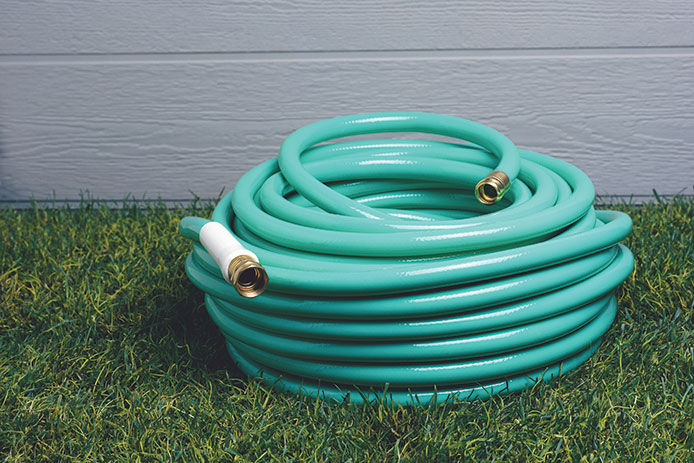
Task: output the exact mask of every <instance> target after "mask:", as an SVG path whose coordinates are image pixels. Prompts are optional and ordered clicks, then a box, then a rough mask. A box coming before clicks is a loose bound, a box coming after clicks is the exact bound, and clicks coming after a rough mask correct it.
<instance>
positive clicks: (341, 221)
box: [179, 112, 634, 404]
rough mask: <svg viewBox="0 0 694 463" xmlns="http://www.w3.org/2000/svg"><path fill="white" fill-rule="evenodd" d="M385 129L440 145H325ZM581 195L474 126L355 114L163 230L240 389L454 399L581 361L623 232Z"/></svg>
mask: <svg viewBox="0 0 694 463" xmlns="http://www.w3.org/2000/svg"><path fill="white" fill-rule="evenodd" d="M394 132H417V133H425V134H433V135H436V136H443V137H448V139H454V140H452V141H430V140H420V139H386V138H387V137H382V138H383V139H361V140H358V141H344V140H336V139H340V138H343V137H352V136H355V135H366V134H379V133H394ZM362 138H364V137H362ZM326 142H328V143H326ZM594 196H595V191H594V188H593V185H592V183H591V182H590V180H589V178H588V177H587V176H586V174H584V173H583V172H582V171H581V170H579V169H578V168H576V167H574V166H572V165H570V164H568V163H566V162H564V161H560V160H558V159H555V158H553V157H550V156H546V155H543V154H539V153H535V152H532V151H527V150H522V149H518V148H516V146H515V145H514V144H513V143H512V142H511V141H510V140H509V139H508V138H506V137H505V136H503V135H502V134H500V133H499V132H497V131H495V130H493V129H491V128H489V127H486V126H484V125H482V124H479V123H476V122H472V121H468V120H464V119H460V118H457V117H452V116H444V115H438V114H429V113H411V112H403V113H400V112H393V113H374V114H361V115H354V116H345V117H338V118H334V119H328V120H324V121H320V122H316V123H313V124H310V125H307V126H305V127H303V128H300V129H298V130H297V131H295V132H294V133H292V134H291V135H289V136H288V137H287V139H286V140H285V141H284V143H283V144H282V146H281V148H280V152H279V156H278V157H277V158H273V159H270V160H268V161H266V162H264V163H262V164H260V165H258V166H256V167H255V168H253V169H251V170H250V171H248V172H247V173H246V174H245V175H243V176H242V177H241V179H240V180H239V181H238V183H237V184H236V186H235V188H234V189H233V191H232V192H230V193H229V194H227V195H226V196H224V197H223V198H222V199H221V200H220V202H219V203H218V205H217V206H216V208H215V209H214V212H213V214H212V217H211V220H207V219H203V218H199V217H186V218H184V219H183V220H182V221H181V223H180V226H179V230H180V232H181V234H182V235H183V236H185V237H187V238H190V239H192V240H194V245H193V250H192V252H191V253H190V254H189V256H188V257H187V259H186V273H187V275H188V277H189V278H190V280H191V281H192V282H193V284H195V286H197V287H198V288H200V289H201V290H202V291H204V292H205V303H206V306H207V310H208V312H209V314H210V316H211V318H212V320H213V321H214V322H215V323H216V324H217V326H219V328H220V330H221V331H222V333H223V335H224V337H225V338H226V342H227V348H228V350H229V352H230V354H231V356H232V357H233V359H234V360H235V362H236V363H237V364H238V365H239V367H240V368H241V369H242V370H243V371H244V372H245V373H246V374H248V375H250V376H253V377H261V378H263V379H264V380H267V381H269V382H270V383H271V384H272V385H273V386H274V387H277V388H279V389H282V390H289V391H293V392H297V393H301V394H307V395H310V396H313V397H316V396H320V397H321V398H331V399H336V400H343V399H345V398H346V397H347V396H349V399H350V400H351V401H353V402H360V401H364V400H369V401H370V400H374V399H384V398H385V400H388V401H392V402H393V403H400V404H416V403H423V402H428V401H431V400H433V401H439V402H440V401H443V400H447V399H448V398H450V397H452V396H456V397H457V398H459V399H463V400H465V399H473V398H478V397H489V396H491V395H495V394H501V393H507V392H511V391H516V390H519V389H522V388H525V387H528V386H531V385H533V384H535V383H537V382H539V381H543V380H548V379H550V378H553V377H555V376H558V375H560V374H563V373H565V372H567V371H569V370H571V369H573V368H575V367H577V366H578V365H580V364H581V363H582V362H583V361H585V360H586V359H587V358H588V357H590V356H591V354H592V353H593V352H594V351H595V350H596V349H597V347H598V345H599V343H600V340H601V337H602V335H603V334H604V333H605V332H606V331H607V329H608V328H609V327H610V325H611V323H612V321H613V320H614V318H615V314H616V310H617V303H616V299H615V295H614V293H615V290H616V288H617V286H618V285H619V284H620V283H622V282H623V281H624V280H625V279H626V278H627V276H628V275H629V274H630V273H631V271H632V270H633V266H634V259H633V255H632V254H631V252H630V251H629V250H628V249H627V248H626V247H624V246H623V245H621V244H619V241H620V240H622V239H623V238H624V237H626V236H627V235H628V234H629V232H630V231H631V220H630V218H629V217H628V216H627V215H626V214H623V213H620V212H614V211H604V210H600V211H596V210H595V209H594V208H593V201H594Z"/></svg>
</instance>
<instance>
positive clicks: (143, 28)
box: [0, 0, 694, 54]
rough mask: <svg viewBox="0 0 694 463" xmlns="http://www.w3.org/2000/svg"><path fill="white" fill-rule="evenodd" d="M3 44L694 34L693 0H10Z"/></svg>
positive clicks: (542, 43) (193, 45)
mask: <svg viewBox="0 0 694 463" xmlns="http://www.w3.org/2000/svg"><path fill="white" fill-rule="evenodd" d="M1 8H2V11H1V12H0V54H51V53H168V52H174V53H180V52H248V51H255V52H258V51H326V50H327V51H330V50H356V51H358V50H412V49H417V50H422V49H480V48H481V49H490V48H524V49H526V48H538V47H540V48H544V47H550V48H561V47H569V48H573V47H646V46H661V47H662V46H691V45H694V27H692V24H694V4H693V3H692V2H691V1H690V0H666V1H658V2H652V1H646V0H637V1H629V0H619V1H613V2H605V1H601V0H584V1H563V2H556V1H551V0H531V1H524V2H505V1H504V2H502V1H500V0H495V1H490V2H483V1H472V2H458V1H453V0H445V1H444V0H439V1H433V2H411V1H405V0H399V1H394V2H387V5H384V4H383V3H382V2H372V1H366V0H345V1H342V2H324V1H317V0H290V1H278V0H259V1H242V2H241V1H223V0H219V1H205V2H197V1H192V0H173V1H163V0H155V1H141V0H100V1H95V0H69V1H66V0H61V1H51V2H45V1H37V0H5V1H3V2H2V7H1Z"/></svg>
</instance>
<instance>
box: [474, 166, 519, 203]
mask: <svg viewBox="0 0 694 463" xmlns="http://www.w3.org/2000/svg"><path fill="white" fill-rule="evenodd" d="M510 186H511V181H510V180H509V178H508V175H506V174H505V173H504V172H502V171H500V170H495V171H494V172H490V173H489V175H487V176H486V177H484V178H483V179H482V180H480V181H479V183H478V184H477V185H476V186H475V196H476V197H477V199H478V200H479V202H481V203H482V204H486V205H490V204H494V203H495V202H497V201H499V200H500V199H501V198H502V197H503V196H504V194H505V193H506V191H507V190H508V189H509V187H510Z"/></svg>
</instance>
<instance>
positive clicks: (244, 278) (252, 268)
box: [229, 255, 268, 298]
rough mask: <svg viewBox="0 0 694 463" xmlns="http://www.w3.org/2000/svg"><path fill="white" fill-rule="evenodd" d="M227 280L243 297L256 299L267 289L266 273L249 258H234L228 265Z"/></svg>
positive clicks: (243, 256)
mask: <svg viewBox="0 0 694 463" xmlns="http://www.w3.org/2000/svg"><path fill="white" fill-rule="evenodd" d="M229 280H230V282H231V284H232V285H234V288H236V291H237V292H238V293H239V294H240V295H241V296H243V297H248V298H252V297H256V296H260V295H261V294H263V291H265V288H267V283H268V277H267V272H266V271H265V269H264V268H263V266H262V265H260V263H259V262H258V261H256V260H255V259H253V258H252V257H250V256H246V255H240V256H236V257H234V258H233V259H232V260H231V262H230V263H229Z"/></svg>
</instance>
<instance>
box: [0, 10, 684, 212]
mask: <svg viewBox="0 0 694 463" xmlns="http://www.w3.org/2000/svg"><path fill="white" fill-rule="evenodd" d="M458 3H459V2H453V1H438V2H427V3H426V6H422V5H424V4H422V5H419V6H417V5H415V4H414V3H413V2H393V3H391V5H392V6H390V7H388V8H385V7H372V6H370V4H371V2H361V1H343V2H340V3H339V4H334V6H332V5H329V4H328V2H313V1H304V2H279V1H259V2H224V1H219V2H210V1H207V2H190V1H181V0H179V1H173V2H156V1H155V2H140V1H134V0H132V1H125V0H114V1H110V2H100V1H87V0H84V1H81V0H65V1H61V2H32V1H26V0H24V1H22V0H12V1H8V0H6V1H2V2H0V5H1V6H0V199H9V200H17V199H25V198H29V197H35V198H45V197H47V196H50V195H52V194H55V195H56V196H57V197H58V198H75V197H77V196H78V195H79V192H80V190H85V189H88V190H90V192H91V193H92V194H94V195H95V196H97V197H101V198H122V197H124V196H125V195H126V194H127V193H131V194H133V195H134V196H136V197H149V198H152V197H154V198H156V197H157V196H161V197H163V198H187V197H189V196H190V193H189V191H193V192H195V193H196V194H197V195H199V196H201V197H215V196H216V195H217V194H218V193H219V191H220V189H221V188H222V187H223V186H225V187H227V189H228V188H229V187H232V186H233V184H234V183H235V181H236V180H237V179H238V177H239V176H240V175H241V174H242V173H243V172H245V171H246V170H247V169H248V168H249V167H251V166H253V165H255V164H257V163H258V162H260V161H262V160H264V159H267V158H269V157H271V156H273V155H275V154H276V152H277V149H278V147H279V145H280V143H281V142H282V140H283V138H284V137H285V136H286V135H287V134H288V133H290V132H291V131H292V130H293V129H295V128H297V127H299V126H301V125H304V124H305V123H308V122H311V121H314V120H318V119H322V118H326V117H332V116H335V115H342V114H349V113H355V112H366V111H381V110H421V111H434V112H441V113H447V114H454V115H459V116H462V117H466V118H470V119H474V120H478V121H480V122H483V123H487V124H489V125H491V126H493V127H495V128H497V129H499V130H500V131H502V132H503V133H505V134H507V135H508V136H509V137H510V138H511V139H512V140H514V141H515V142H516V143H517V144H518V145H519V146H522V147H527V148H530V149H535V150H537V151H540V152H544V153H548V154H553V155H555V156H557V157H560V158H562V159H565V160H568V161H570V162H572V163H574V164H576V165H577V166H579V167H580V168H582V169H584V170H585V171H586V172H587V173H588V175H590V177H591V178H592V179H593V181H594V183H595V185H596V188H597V190H598V192H599V193H603V194H632V193H633V194H649V193H650V192H651V189H652V188H657V189H658V191H659V192H661V193H665V194H667V193H675V192H677V191H680V190H681V189H686V193H690V194H691V193H692V192H693V191H692V185H693V184H694V47H693V46H692V45H693V44H694V4H692V3H691V2H658V3H656V4H654V3H652V2H626V1H620V2H609V3H608V2H598V1H586V2H567V3H566V4H565V5H559V4H558V3H557V2H550V1H535V2H521V3H518V4H513V5H510V4H506V3H505V2H474V3H469V2H468V3H466V6H465V7H462V6H459V5H458Z"/></svg>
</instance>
